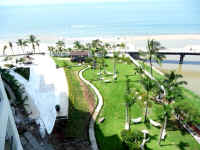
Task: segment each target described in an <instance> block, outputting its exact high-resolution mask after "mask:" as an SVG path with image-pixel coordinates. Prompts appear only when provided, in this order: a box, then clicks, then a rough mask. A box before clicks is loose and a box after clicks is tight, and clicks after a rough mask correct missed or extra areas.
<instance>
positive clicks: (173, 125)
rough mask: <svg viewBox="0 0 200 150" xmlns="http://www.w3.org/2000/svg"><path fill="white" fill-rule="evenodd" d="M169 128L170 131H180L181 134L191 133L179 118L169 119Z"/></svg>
mask: <svg viewBox="0 0 200 150" xmlns="http://www.w3.org/2000/svg"><path fill="white" fill-rule="evenodd" d="M167 130H168V131H177V130H178V131H180V132H181V135H183V136H184V135H186V134H189V133H188V132H187V131H186V130H185V128H184V127H183V126H182V125H181V124H180V123H179V122H178V120H168V125H167Z"/></svg>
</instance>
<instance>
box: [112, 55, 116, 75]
mask: <svg viewBox="0 0 200 150" xmlns="http://www.w3.org/2000/svg"><path fill="white" fill-rule="evenodd" d="M113 72H114V75H116V73H117V72H116V59H115V58H114V68H113Z"/></svg>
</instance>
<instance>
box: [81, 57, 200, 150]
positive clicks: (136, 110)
mask: <svg viewBox="0 0 200 150" xmlns="http://www.w3.org/2000/svg"><path fill="white" fill-rule="evenodd" d="M106 63H107V64H108V67H106V71H109V72H112V71H113V60H112V59H106ZM117 68H118V71H119V74H118V80H117V81H116V82H112V83H104V82H103V81H102V80H98V75H97V73H98V72H99V70H92V69H89V70H87V71H86V72H84V77H85V78H86V79H87V80H89V81H91V82H92V83H93V84H94V85H95V86H96V87H97V88H98V89H99V91H100V93H101V94H102V96H103V99H104V106H103V109H102V111H101V113H100V116H99V117H105V121H104V122H103V123H101V124H99V123H96V126H95V133H96V138H97V142H98V144H99V147H100V149H101V150H123V149H124V150H125V149H126V148H125V147H124V145H123V144H122V142H121V137H120V132H121V131H122V130H123V129H124V124H125V103H124V92H125V89H126V83H125V81H126V77H125V75H131V74H132V75H133V76H130V79H131V86H132V87H134V88H136V89H140V90H142V89H143V87H142V86H141V84H140V82H139V81H138V79H139V76H137V75H134V68H135V66H134V65H133V64H131V65H128V64H118V65H117ZM106 79H110V80H112V76H107V77H106ZM158 109H162V106H161V105H159V104H155V103H153V104H152V107H151V108H150V109H149V117H150V118H151V119H153V120H156V121H159V118H158V114H157V112H158ZM143 116H144V105H143V102H141V101H137V102H136V103H135V104H134V105H132V107H131V118H137V117H143ZM143 118H144V117H143ZM131 128H132V129H133V130H134V129H139V130H142V129H147V130H148V131H149V132H150V135H151V136H152V137H151V140H150V142H149V143H147V147H148V148H149V149H153V150H154V149H155V150H159V149H161V150H162V149H163V150H183V149H185V150H197V149H200V146H199V144H198V143H197V142H196V141H195V140H194V139H193V137H192V136H191V135H190V134H188V133H187V132H185V131H184V130H183V129H182V130H180V129H179V128H178V124H177V122H176V120H175V119H174V118H172V119H171V120H170V121H169V124H168V128H167V138H166V139H165V141H163V142H162V144H161V145H162V146H158V138H159V134H160V129H157V128H155V127H152V126H150V127H148V126H145V125H144V124H143V123H141V124H138V125H131Z"/></svg>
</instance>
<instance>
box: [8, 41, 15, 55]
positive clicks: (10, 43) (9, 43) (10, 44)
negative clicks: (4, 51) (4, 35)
mask: <svg viewBox="0 0 200 150" xmlns="http://www.w3.org/2000/svg"><path fill="white" fill-rule="evenodd" d="M8 45H9V47H10V49H11V50H12V53H13V55H14V52H13V44H12V42H10V41H9V42H8Z"/></svg>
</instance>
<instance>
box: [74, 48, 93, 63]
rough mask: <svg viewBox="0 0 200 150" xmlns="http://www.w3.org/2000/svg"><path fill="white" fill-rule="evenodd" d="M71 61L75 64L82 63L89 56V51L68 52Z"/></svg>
mask: <svg viewBox="0 0 200 150" xmlns="http://www.w3.org/2000/svg"><path fill="white" fill-rule="evenodd" d="M70 56H71V60H72V61H76V62H82V61H85V59H86V58H88V57H90V56H91V54H90V52H89V51H86V50H85V51H79V50H76V51H71V52H70Z"/></svg>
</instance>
